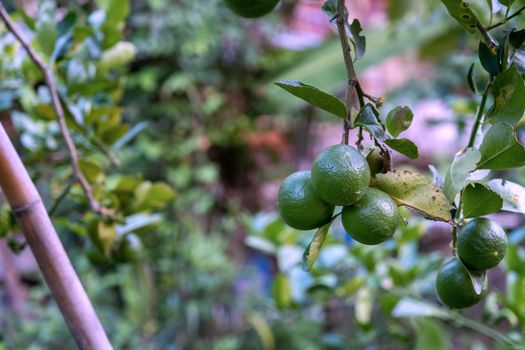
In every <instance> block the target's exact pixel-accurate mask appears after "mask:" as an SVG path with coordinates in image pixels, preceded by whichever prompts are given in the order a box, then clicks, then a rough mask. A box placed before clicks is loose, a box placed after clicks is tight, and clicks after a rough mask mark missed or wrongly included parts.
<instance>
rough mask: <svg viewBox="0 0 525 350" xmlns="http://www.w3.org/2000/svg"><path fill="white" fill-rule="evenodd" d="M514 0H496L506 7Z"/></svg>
mask: <svg viewBox="0 0 525 350" xmlns="http://www.w3.org/2000/svg"><path fill="white" fill-rule="evenodd" d="M514 1H515V0H498V2H499V3H500V4H502V5H505V6H507V7H509V6H512V4H513V3H514Z"/></svg>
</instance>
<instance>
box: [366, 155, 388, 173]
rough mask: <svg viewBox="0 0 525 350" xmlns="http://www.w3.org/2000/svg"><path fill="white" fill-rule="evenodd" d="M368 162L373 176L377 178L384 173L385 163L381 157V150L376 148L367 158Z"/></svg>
mask: <svg viewBox="0 0 525 350" xmlns="http://www.w3.org/2000/svg"><path fill="white" fill-rule="evenodd" d="M366 162H367V163H368V167H369V168H370V175H371V176H376V174H379V173H382V172H383V170H384V169H385V161H384V160H383V157H382V156H381V152H380V150H379V148H374V149H373V150H372V151H371V152H370V153H368V155H367V156H366Z"/></svg>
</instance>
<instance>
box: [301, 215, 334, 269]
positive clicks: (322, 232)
mask: <svg viewBox="0 0 525 350" xmlns="http://www.w3.org/2000/svg"><path fill="white" fill-rule="evenodd" d="M334 219H335V218H334ZM334 219H332V220H331V221H330V222H329V223H327V224H326V225H324V226H322V227H320V228H319V229H318V230H317V231H316V232H315V235H314V237H313V238H312V241H311V242H310V244H308V247H306V250H305V251H304V253H303V268H304V269H305V270H306V271H311V270H312V267H313V266H314V264H315V261H316V260H317V257H318V256H319V253H320V252H321V248H322V247H323V243H324V241H325V239H326V235H327V234H328V229H329V228H330V225H332V223H333V222H334Z"/></svg>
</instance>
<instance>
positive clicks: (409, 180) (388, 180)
mask: <svg viewBox="0 0 525 350" xmlns="http://www.w3.org/2000/svg"><path fill="white" fill-rule="evenodd" d="M370 186H372V187H375V188H378V189H380V190H381V191H383V192H386V193H388V194H389V195H390V196H391V197H392V198H393V199H394V200H395V201H396V202H397V204H398V205H404V206H406V207H409V208H412V209H414V210H416V211H418V212H420V213H422V214H423V215H424V216H425V217H427V218H428V219H430V220H436V221H445V222H450V221H451V216H450V210H452V209H453V207H452V206H451V205H450V204H449V202H448V200H447V198H446V197H445V194H444V193H443V191H441V190H440V189H439V188H438V187H436V185H434V183H433V182H432V181H431V180H430V179H429V178H427V177H426V176H424V175H421V174H418V173H415V172H412V171H408V170H404V171H402V172H401V171H395V170H394V171H392V172H388V173H386V174H377V175H376V177H375V178H374V179H372V181H371V183H370Z"/></svg>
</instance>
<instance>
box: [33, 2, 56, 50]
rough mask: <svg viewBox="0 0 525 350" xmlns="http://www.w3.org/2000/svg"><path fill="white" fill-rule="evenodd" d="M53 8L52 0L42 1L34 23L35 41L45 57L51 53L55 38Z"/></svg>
mask: <svg viewBox="0 0 525 350" xmlns="http://www.w3.org/2000/svg"><path fill="white" fill-rule="evenodd" d="M55 10H56V8H55V2H54V1H49V0H47V1H42V2H41V3H40V8H39V9H38V16H37V21H36V23H35V29H36V42H37V43H38V47H39V48H40V51H41V52H42V53H43V54H44V55H46V56H47V57H50V56H51V55H52V54H53V51H54V49H55V42H56V40H57V29H56V20H55Z"/></svg>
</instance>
